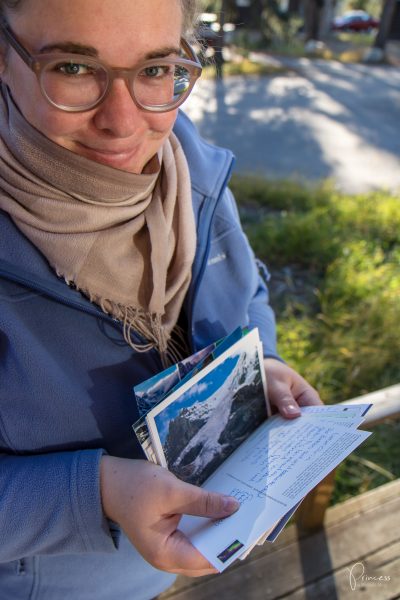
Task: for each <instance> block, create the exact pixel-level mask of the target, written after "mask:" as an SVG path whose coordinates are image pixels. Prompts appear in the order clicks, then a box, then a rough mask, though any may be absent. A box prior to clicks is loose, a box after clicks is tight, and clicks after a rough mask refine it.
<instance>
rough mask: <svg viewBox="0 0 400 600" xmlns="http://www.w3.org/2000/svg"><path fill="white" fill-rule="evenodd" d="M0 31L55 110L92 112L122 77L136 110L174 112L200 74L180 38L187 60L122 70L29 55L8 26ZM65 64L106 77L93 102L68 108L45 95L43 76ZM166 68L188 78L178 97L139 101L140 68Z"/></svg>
mask: <svg viewBox="0 0 400 600" xmlns="http://www.w3.org/2000/svg"><path fill="white" fill-rule="evenodd" d="M0 31H1V32H2V33H3V35H4V37H5V39H6V40H7V41H8V43H9V44H10V45H11V47H12V48H13V49H14V50H15V51H16V52H17V54H18V55H19V56H20V58H21V59H22V60H23V61H24V62H25V64H26V65H27V66H28V67H29V68H30V69H31V70H32V71H33V72H34V73H35V75H36V77H37V79H38V82H39V85H40V89H41V91H42V94H43V96H44V97H45V98H46V100H47V101H48V102H49V103H50V104H52V105H53V106H55V107H57V108H59V109H60V110H63V111H66V112H84V111H88V110H92V109H93V108H96V107H97V106H99V104H101V103H102V102H103V101H104V100H105V98H106V97H107V95H108V94H109V93H110V90H111V87H112V83H113V81H114V80H115V79H117V78H122V79H124V81H125V82H126V84H127V86H128V89H129V91H130V94H131V96H132V99H133V101H134V103H135V104H136V106H138V107H139V108H140V109H142V110H145V111H149V112H158V113H161V112H168V111H171V110H174V109H175V108H177V107H178V106H180V105H181V104H182V103H183V102H184V101H185V100H186V98H187V97H188V96H189V94H190V92H191V91H192V89H193V86H194V84H195V83H196V81H197V79H198V78H199V77H200V75H201V71H202V67H201V64H200V62H199V60H198V58H197V56H196V54H195V52H194V50H193V49H192V47H191V46H190V44H189V43H188V42H187V41H186V40H185V39H184V38H181V48H182V50H183V51H184V53H185V54H186V56H188V58H154V59H150V60H146V61H143V62H142V63H141V64H139V65H137V66H136V67H135V68H133V69H122V68H118V67H109V66H108V65H106V64H104V63H103V62H101V61H99V60H97V59H94V58H92V57H89V56H86V55H82V54H74V53H71V54H64V53H61V52H60V53H53V54H50V53H48V54H31V53H30V52H28V50H26V48H24V47H23V46H22V45H21V44H20V42H19V41H18V40H17V38H16V37H15V35H14V33H13V32H12V31H11V29H10V27H9V26H8V25H7V23H4V22H3V23H0ZM63 62H65V63H66V64H81V63H82V64H83V65H85V67H89V68H91V67H92V68H93V69H95V68H97V69H99V68H100V69H101V70H102V72H103V73H104V74H106V77H105V80H104V83H103V87H104V89H102V91H101V93H100V95H99V97H98V98H96V100H95V101H93V102H90V103H88V104H82V105H78V106H68V105H65V104H60V103H58V102H55V101H54V100H53V99H52V98H51V97H50V96H49V95H48V93H47V92H46V88H45V86H44V85H43V75H44V74H45V73H46V72H47V71H48V70H49V69H50V68H51V67H52V66H56V65H59V64H60V63H63ZM160 65H161V66H168V65H175V66H176V67H178V68H179V67H181V68H182V69H184V70H186V71H187V72H188V73H189V75H190V79H189V81H188V83H187V84H185V85H183V86H182V93H180V95H179V96H177V97H175V96H174V99H173V100H172V101H171V102H168V103H165V104H156V105H147V104H145V103H144V102H142V101H140V100H139V99H138V98H137V96H136V95H135V92H134V83H135V79H136V77H137V75H138V74H139V73H141V72H143V70H144V69H148V68H151V67H157V66H160Z"/></svg>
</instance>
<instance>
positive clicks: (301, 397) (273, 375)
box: [264, 358, 322, 419]
mask: <svg viewBox="0 0 400 600" xmlns="http://www.w3.org/2000/svg"><path fill="white" fill-rule="evenodd" d="M264 366H265V373H266V376H267V388H268V396H269V400H270V403H271V405H272V406H275V407H276V408H277V409H278V411H279V412H280V414H281V415H282V416H283V417H285V418H286V419H293V418H294V417H299V416H300V408H299V407H300V406H310V405H312V404H322V401H321V399H320V397H319V395H318V392H317V391H316V390H315V389H314V388H313V387H311V385H310V384H309V383H307V381H306V380H305V379H303V377H301V375H299V374H298V373H296V371H293V369H291V368H290V367H288V366H287V365H285V364H284V363H282V362H280V361H279V360H276V359H275V358H266V359H265V360H264Z"/></svg>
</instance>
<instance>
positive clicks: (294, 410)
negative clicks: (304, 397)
mask: <svg viewBox="0 0 400 600" xmlns="http://www.w3.org/2000/svg"><path fill="white" fill-rule="evenodd" d="M283 412H284V413H286V414H287V415H290V416H293V415H300V414H301V413H300V409H299V407H298V406H295V405H294V404H287V405H286V406H284V407H283Z"/></svg>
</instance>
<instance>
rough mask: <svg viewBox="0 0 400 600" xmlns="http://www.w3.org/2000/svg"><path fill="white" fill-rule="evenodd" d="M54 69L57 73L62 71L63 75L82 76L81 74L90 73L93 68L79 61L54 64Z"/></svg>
mask: <svg viewBox="0 0 400 600" xmlns="http://www.w3.org/2000/svg"><path fill="white" fill-rule="evenodd" d="M55 70H56V71H58V72H59V73H63V74H64V75H72V76H82V75H92V74H93V68H92V67H90V66H89V65H84V64H81V63H74V62H69V63H60V64H58V65H56V67H55Z"/></svg>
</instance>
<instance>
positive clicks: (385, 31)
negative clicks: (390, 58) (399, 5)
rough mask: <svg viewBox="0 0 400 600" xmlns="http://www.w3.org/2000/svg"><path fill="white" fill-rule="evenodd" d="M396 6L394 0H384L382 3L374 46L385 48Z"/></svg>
mask: <svg viewBox="0 0 400 600" xmlns="http://www.w3.org/2000/svg"><path fill="white" fill-rule="evenodd" d="M395 8H396V0H384V5H383V9H382V14H381V24H380V26H379V30H378V33H377V35H376V38H375V42H374V48H380V49H381V50H385V46H386V42H387V40H388V36H389V32H390V27H391V25H392V21H393V17H394V13H395Z"/></svg>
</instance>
